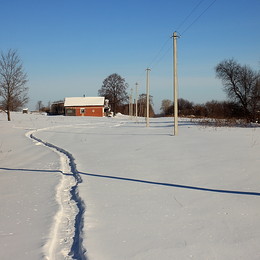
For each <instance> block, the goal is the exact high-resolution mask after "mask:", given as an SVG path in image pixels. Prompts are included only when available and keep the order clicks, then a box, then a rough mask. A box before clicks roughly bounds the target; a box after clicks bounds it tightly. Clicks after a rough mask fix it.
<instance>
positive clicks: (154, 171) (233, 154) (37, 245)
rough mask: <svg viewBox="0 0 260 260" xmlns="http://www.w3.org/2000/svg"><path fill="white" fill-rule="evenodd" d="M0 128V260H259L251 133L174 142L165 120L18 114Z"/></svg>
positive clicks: (191, 131) (194, 134) (197, 134)
mask: <svg viewBox="0 0 260 260" xmlns="http://www.w3.org/2000/svg"><path fill="white" fill-rule="evenodd" d="M0 126H1V128H0V187H1V189H0V195H1V196H0V205H1V211H0V259H20V260H25V259H26V260H35V259H51V260H52V259H73V258H75V259H86V258H88V260H122V259H135V260H137V259H138V260H139V259H140V260H143V259H144V260H146V259H149V260H153V259H156V260H158V259H165V260H168V259H169V260H170V259H199V260H204V259H205V260H206V259H207V260H208V259H219V260H222V259H229V260H230V259H260V251H259V243H260V223H259V218H260V206H259V205H260V174H259V166H260V158H259V154H260V128H213V127H206V128H205V127H202V126H199V125H196V124H194V123H192V122H190V121H189V120H182V121H181V122H180V127H179V136H177V137H175V136H172V135H171V133H172V122H171V119H170V118H159V119H152V120H151V126H150V128H146V127H145V123H144V121H143V120H141V119H139V122H138V123H136V122H135V120H133V121H131V120H128V118H127V117H124V116H121V117H117V118H86V117H77V118H76V117H63V116H57V117H48V116H44V115H25V114H24V115H23V114H20V113H14V114H12V121H11V122H7V121H6V116H5V114H0ZM30 136H32V137H34V138H36V139H37V140H38V141H36V140H35V139H34V140H32V139H31V138H30ZM41 142H44V143H45V145H44V144H42V143H41ZM46 143H47V145H49V146H52V147H49V146H46ZM60 148H61V149H63V150H61V149H60ZM56 149H59V150H60V151H61V152H60V151H57V150H56ZM73 159H74V161H73ZM70 160H72V161H70ZM74 162H75V165H74V164H73V163H74ZM69 163H70V164H72V166H73V167H72V169H71V167H69ZM75 177H76V178H75ZM71 189H72V193H71V192H70V190H71ZM73 192H74V193H73ZM77 205H78V206H79V207H80V209H78V207H77ZM83 210H85V212H84V214H83V213H82V211H83ZM80 212H81V213H82V214H80ZM75 218H76V219H75ZM83 223H84V227H83V230H81V227H82V224H83ZM75 226H76V227H75ZM75 233H76V236H75ZM81 237H82V240H83V241H82V240H81ZM85 250H86V252H85ZM84 252H85V254H84ZM82 254H84V256H82Z"/></svg>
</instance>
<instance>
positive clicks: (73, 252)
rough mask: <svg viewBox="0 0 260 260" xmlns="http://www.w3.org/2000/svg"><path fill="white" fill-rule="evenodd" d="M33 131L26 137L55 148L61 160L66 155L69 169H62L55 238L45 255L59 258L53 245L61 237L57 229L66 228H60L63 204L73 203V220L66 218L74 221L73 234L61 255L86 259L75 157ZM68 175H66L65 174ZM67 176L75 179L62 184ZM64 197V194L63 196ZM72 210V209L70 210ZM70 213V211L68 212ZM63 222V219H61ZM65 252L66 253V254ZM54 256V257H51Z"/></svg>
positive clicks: (83, 207) (83, 204)
mask: <svg viewBox="0 0 260 260" xmlns="http://www.w3.org/2000/svg"><path fill="white" fill-rule="evenodd" d="M34 132H35V131H32V132H29V133H27V135H28V137H30V138H31V139H32V140H34V141H37V142H39V143H41V144H43V145H45V146H47V147H48V148H51V149H53V150H55V151H56V152H58V153H59V155H60V158H61V161H62V156H63V157H64V155H65V157H66V159H64V158H63V162H64V160H65V161H67V164H68V165H67V168H69V169H68V170H69V171H70V173H64V171H62V173H63V178H62V180H61V184H60V185H59V186H61V187H60V188H58V189H57V193H58V199H57V200H58V203H59V204H60V208H61V210H60V211H59V212H58V213H57V215H56V216H55V222H56V223H54V230H52V234H54V237H55V238H51V239H54V240H53V241H52V242H50V245H49V249H48V250H49V251H50V253H49V254H50V256H47V259H59V258H56V256H55V255H56V254H57V253H58V252H55V250H57V248H58V247H59V246H58V245H55V243H59V242H60V241H59V239H61V237H58V233H59V231H60V232H61V231H63V232H64V231H66V230H62V227H61V225H62V223H61V222H62V221H61V220H60V219H61V217H62V216H60V215H62V214H64V211H65V210H64V206H65V207H67V208H68V207H73V204H74V205H76V207H77V212H75V216H73V217H74V220H71V219H70V220H67V221H69V222H74V234H73V242H72V243H71V248H70V251H68V250H66V249H62V251H63V255H64V257H65V258H64V259H77V260H87V257H86V256H85V252H86V249H85V248H84V247H83V245H82V244H83V243H82V241H83V238H82V231H83V225H84V223H83V215H84V211H85V203H84V201H83V200H82V199H81V198H80V196H79V194H78V184H79V183H82V178H81V176H80V174H79V172H78V170H77V167H76V163H75V159H74V157H73V156H72V154H71V153H69V152H68V151H66V150H64V149H62V148H60V147H58V146H56V145H53V144H51V143H48V142H45V141H43V140H41V139H40V138H37V137H35V136H34V135H33V133H34ZM66 175H68V176H66ZM69 176H73V177H74V179H75V181H74V183H70V184H71V186H70V184H69V185H68V184H67V185H64V182H65V181H66V180H64V178H66V177H69ZM64 186H65V187H67V188H68V190H66V189H64V188H65V187H64ZM61 189H63V191H61ZM64 191H65V192H70V196H69V198H68V194H67V195H65V196H66V197H67V198H65V199H64V198H62V196H63V195H62V192H64ZM63 197H64V196H63ZM68 200H71V203H69V202H68ZM64 202H65V205H64ZM69 204H71V205H70V206H68V205H69ZM67 211H71V209H67ZM72 211H73V210H72ZM69 213H70V212H69ZM66 218H68V216H66ZM63 222H64V221H63ZM64 233H65V236H66V233H67V232H64ZM69 239H70V237H68V238H66V237H65V238H63V237H62V240H64V241H65V243H69ZM66 254H67V255H66ZM53 257H55V258H53Z"/></svg>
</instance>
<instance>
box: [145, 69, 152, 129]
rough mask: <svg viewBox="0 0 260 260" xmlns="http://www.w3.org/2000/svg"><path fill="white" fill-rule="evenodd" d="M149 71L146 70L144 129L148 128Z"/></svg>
mask: <svg viewBox="0 0 260 260" xmlns="http://www.w3.org/2000/svg"><path fill="white" fill-rule="evenodd" d="M150 71H151V69H149V68H147V69H146V127H149V125H150V123H149V115H150V111H149V109H150V93H149V92H150V82H149V72H150Z"/></svg>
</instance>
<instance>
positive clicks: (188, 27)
mask: <svg viewBox="0 0 260 260" xmlns="http://www.w3.org/2000/svg"><path fill="white" fill-rule="evenodd" d="M216 1H217V0H214V1H212V2H211V4H210V5H209V6H208V7H207V8H206V9H205V10H204V11H203V12H202V13H201V14H200V15H199V16H198V17H197V18H196V19H195V20H194V21H193V22H192V23H190V25H188V26H187V27H186V29H185V30H184V31H182V33H181V35H183V34H184V33H185V32H186V31H188V30H189V29H190V27H191V26H192V25H193V24H195V23H196V22H197V21H198V20H199V19H200V17H201V16H202V15H203V14H205V13H206V12H207V11H208V9H209V8H210V7H211V6H212V5H213V4H214V3H215V2H216Z"/></svg>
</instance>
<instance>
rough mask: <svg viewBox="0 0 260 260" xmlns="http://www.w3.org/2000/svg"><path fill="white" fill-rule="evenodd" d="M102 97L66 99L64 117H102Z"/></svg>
mask: <svg viewBox="0 0 260 260" xmlns="http://www.w3.org/2000/svg"><path fill="white" fill-rule="evenodd" d="M104 106H105V98H104V97H67V98H65V102H64V109H65V116H97V117H103V116H104Z"/></svg>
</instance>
